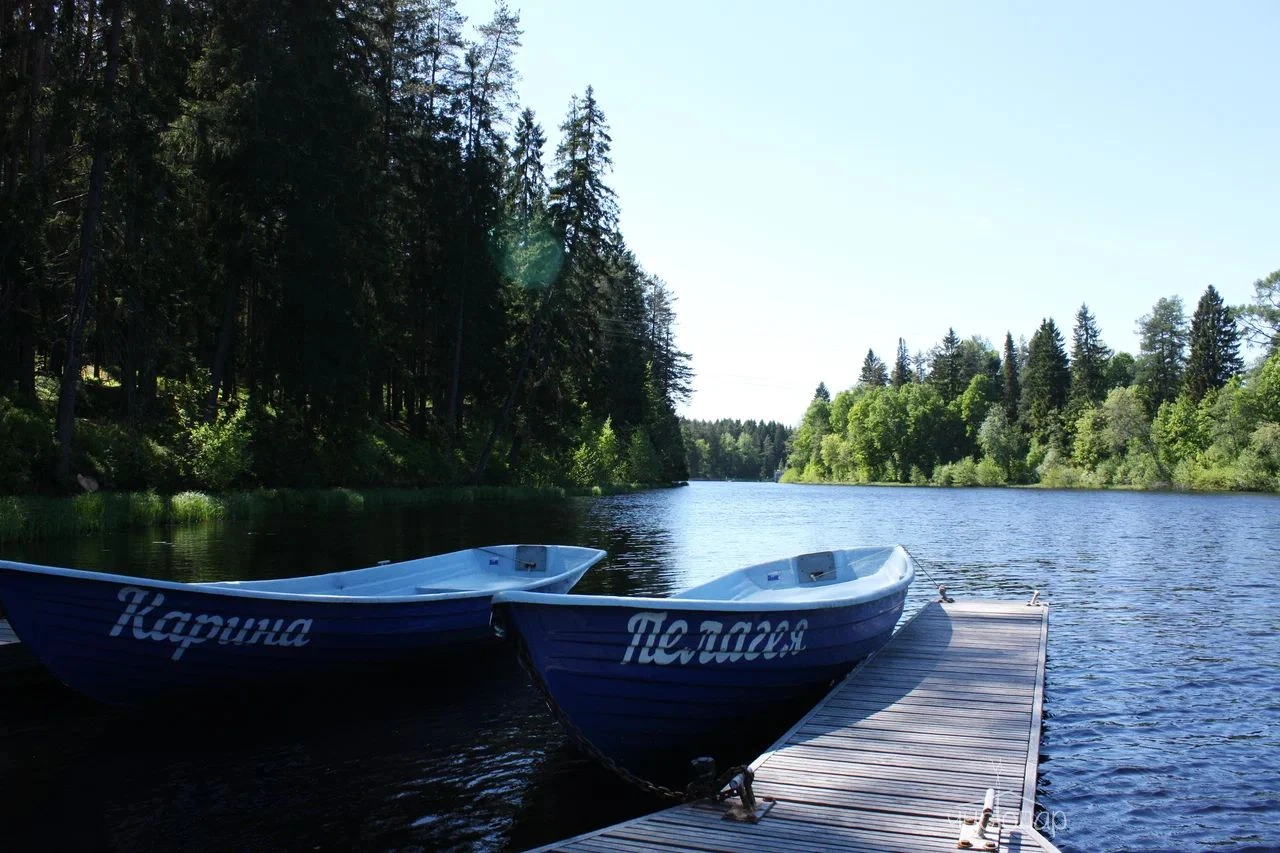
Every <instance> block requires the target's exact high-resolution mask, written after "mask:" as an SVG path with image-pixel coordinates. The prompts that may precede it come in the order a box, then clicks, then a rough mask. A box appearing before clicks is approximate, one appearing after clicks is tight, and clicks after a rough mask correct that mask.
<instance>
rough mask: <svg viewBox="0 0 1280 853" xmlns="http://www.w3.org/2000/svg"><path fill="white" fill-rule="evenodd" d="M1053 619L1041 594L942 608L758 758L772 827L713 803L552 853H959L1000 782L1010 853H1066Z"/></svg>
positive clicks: (595, 835) (1002, 842) (758, 784)
mask: <svg viewBox="0 0 1280 853" xmlns="http://www.w3.org/2000/svg"><path fill="white" fill-rule="evenodd" d="M1048 625H1049V614H1048V608H1047V607H1045V606H1044V605H1040V604H1036V605H1026V604H1022V603H1008V602H992V601H963V602H955V603H947V604H937V603H934V604H929V605H927V606H925V607H924V608H922V609H921V610H920V612H918V613H917V614H916V615H915V616H914V617H913V618H912V619H911V620H910V621H909V622H908V623H906V624H905V625H904V626H903V627H902V628H901V629H900V630H899V631H898V632H897V633H896V634H895V635H894V637H893V639H892V640H891V641H890V642H889V643H888V645H886V646H885V647H884V648H883V649H881V650H880V652H879V653H877V654H876V655H874V656H872V657H871V658H869V659H868V660H867V661H865V662H864V663H863V664H862V665H861V666H859V667H858V668H857V669H855V670H854V671H853V672H852V673H851V674H850V675H849V677H848V678H847V679H846V680H844V681H843V682H841V683H840V684H838V685H837V686H836V687H835V688H834V689H833V690H832V691H831V693H829V694H828V695H827V697H826V698H825V699H823V700H822V701H821V702H820V703H819V704H818V705H817V707H815V708H814V709H813V710H812V711H810V712H809V714H808V715H806V716H805V717H804V718H803V719H802V720H800V722H799V723H797V724H796V725H795V726H794V727H793V728H792V729H791V731H789V732H787V733H786V734H785V735H783V736H782V737H781V738H780V739H779V740H778V741H777V743H775V744H774V745H773V747H772V748H771V749H770V750H769V751H768V752H766V753H765V754H764V755H762V756H760V757H759V758H758V759H756V761H755V762H754V763H753V764H752V765H751V767H752V769H753V770H754V771H755V795H756V797H757V798H771V799H772V800H773V801H774V802H773V803H772V805H770V806H769V807H768V811H767V812H765V813H764V814H763V816H762V817H761V818H760V820H759V822H758V823H739V822H736V821H730V820H726V819H725V816H724V812H725V805H722V804H711V803H705V802H704V803H700V804H691V805H682V806H676V807H674V808H670V809H666V810H664V811H660V812H656V813H654V814H651V815H647V816H645V817H642V818H637V819H635V820H631V821H628V822H626V823H621V824H618V825H616V826H611V827H607V828H605V829H601V830H597V831H595V832H591V833H587V834H585V835H580V836H578V837H576V838H571V839H569V840H567V841H562V842H557V843H555V844H552V845H549V846H546V847H542V848H539V850H567V851H581V853H641V851H662V853H669V851H676V850H687V851H697V853H710V851H726V853H728V851H732V853H739V851H831V853H835V851H880V850H936V851H943V850H949V851H954V850H956V849H957V844H956V842H957V840H958V839H959V838H960V834H961V828H962V825H963V819H964V818H966V817H968V818H977V817H979V816H980V814H981V811H982V807H983V801H984V797H985V795H986V793H987V791H988V789H994V791H995V798H994V803H993V805H994V810H993V815H994V820H995V821H998V822H999V823H1000V827H999V832H1000V835H999V847H998V849H999V850H1000V851H1001V853H1006V852H1007V851H1015V853H1030V851H1048V853H1057V848H1056V847H1054V845H1053V844H1052V843H1051V842H1050V841H1048V840H1047V839H1046V838H1044V837H1043V836H1041V835H1040V833H1038V832H1037V831H1036V830H1035V828H1034V826H1035V822H1034V817H1035V813H1034V805H1035V790H1036V765H1037V763H1038V760H1039V751H1040V722H1041V713H1042V704H1043V700H1044V675H1045V650H1046V643H1047V640H1048ZM730 802H736V799H735V800H731V801H730ZM762 805H768V804H767V803H765V804H762ZM757 813H759V810H757ZM986 835H987V837H988V838H994V837H995V831H993V829H992V828H991V827H988V829H987V833H986ZM974 849H978V850H981V849H984V846H983V844H982V843H978V844H975V845H974ZM985 849H996V848H985Z"/></svg>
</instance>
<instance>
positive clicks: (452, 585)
mask: <svg viewBox="0 0 1280 853" xmlns="http://www.w3.org/2000/svg"><path fill="white" fill-rule="evenodd" d="M604 556H605V552H604V551H599V550H596V549H594V548H576V547H571V546H563V545H499V546H494V547H488V548H473V549H470V550H467V551H457V552H454V553H452V554H441V555H438V556H433V557H424V558H421V559H417V560H408V561H405V562H400V563H384V564H381V565H377V566H373V567H371V568H366V569H356V570H352V571H343V572H333V573H331V574H324V575H312V576H308V577H296V578H283V579H280V580H263V581H220V582H216V583H177V582H172V581H162V580H150V579H147V578H137V577H130V576H127V575H113V574H105V573H102V572H86V571H79V570H77V569H63V568H53V567H50V566H34V565H29V564H26V563H13V562H7V561H3V560H0V601H3V602H4V606H5V609H6V610H7V611H8V618H9V623H10V625H11V626H12V627H13V630H14V631H15V632H16V633H17V635H18V638H19V639H21V640H22V641H23V642H24V643H26V645H27V646H28V647H29V648H30V650H31V652H32V653H33V654H34V655H35V656H36V657H37V658H38V659H39V660H40V661H41V662H42V663H43V664H44V665H45V666H46V667H47V668H48V669H49V670H50V671H51V672H52V673H53V674H54V675H55V676H57V677H58V678H59V679H61V680H62V681H63V682H64V683H66V684H67V685H69V686H70V687H73V688H75V689H76V690H78V691H80V692H81V693H85V694H87V695H89V696H92V697H93V698H95V699H99V700H101V701H104V702H108V703H110V704H115V705H137V704H141V703H144V702H147V701H149V700H153V699H157V698H160V697H163V696H167V695H171V694H176V693H185V692H190V691H197V690H207V689H211V688H218V687H224V686H227V685H230V684H239V683H243V682H252V681H264V680H267V679H273V680H274V679H277V678H281V677H285V676H292V675H298V674H312V673H318V672H324V671H327V670H331V669H334V668H342V667H360V666H368V665H372V664H380V663H385V662H392V661H395V660H399V659H402V658H406V657H410V656H414V655H418V654H423V653H427V652H432V651H439V650H446V649H456V648H458V647H461V646H467V645H471V644H483V643H487V642H491V641H492V640H493V631H492V628H491V626H490V609H489V606H490V600H491V599H492V597H493V594H494V593H495V592H497V591H499V590H508V589H512V590H523V591H527V592H529V593H530V594H532V595H541V594H543V593H563V592H567V591H568V590H569V589H571V588H572V587H573V585H574V584H575V583H577V582H578V579H579V578H581V577H582V575H583V573H585V572H586V571H587V569H588V568H590V567H591V566H593V565H594V564H595V563H597V562H599V561H600V560H601V559H603V558H604Z"/></svg>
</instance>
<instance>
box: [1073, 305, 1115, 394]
mask: <svg viewBox="0 0 1280 853" xmlns="http://www.w3.org/2000/svg"><path fill="white" fill-rule="evenodd" d="M1110 361H1111V350H1110V348H1108V347H1107V346H1106V344H1104V343H1103V342H1102V333H1101V331H1099V329H1098V322H1097V320H1096V319H1095V318H1094V316H1093V314H1092V312H1090V311H1089V306H1088V305H1081V306H1080V310H1079V311H1078V312H1077V313H1076V325H1075V328H1074V329H1073V330H1072V333H1071V390H1070V392H1069V394H1068V409H1069V410H1070V412H1073V413H1075V414H1079V413H1080V412H1082V411H1083V410H1084V409H1086V408H1088V407H1089V406H1094V405H1097V404H1098V403H1101V402H1102V398H1103V397H1105V396H1106V393H1107V391H1108V385H1107V365H1108V364H1109V363H1110ZM1124 384H1126V385H1127V384H1128V383H1127V382H1126V383H1124Z"/></svg>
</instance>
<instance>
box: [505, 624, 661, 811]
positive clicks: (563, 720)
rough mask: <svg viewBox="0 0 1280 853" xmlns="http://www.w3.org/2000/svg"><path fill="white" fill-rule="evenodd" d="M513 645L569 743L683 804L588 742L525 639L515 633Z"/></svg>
mask: <svg viewBox="0 0 1280 853" xmlns="http://www.w3.org/2000/svg"><path fill="white" fill-rule="evenodd" d="M513 639H514V640H515V643H516V657H517V658H518V659H519V661H520V665H521V666H522V667H524V670H525V672H527V673H529V679H530V680H531V681H533V686H534V687H535V688H537V691H538V693H539V694H540V695H541V696H542V700H543V701H544V702H546V703H547V707H548V708H550V709H551V713H552V714H553V715H554V716H555V718H556V719H557V720H558V721H559V722H560V725H561V726H563V727H564V730H565V731H566V732H567V733H568V734H569V740H571V741H572V742H573V744H574V745H575V746H577V747H578V748H579V749H581V750H582V751H583V752H585V753H586V754H587V755H588V756H590V757H591V758H593V759H595V760H596V761H598V762H600V763H601V764H603V765H604V766H605V767H606V768H607V769H609V770H611V771H613V772H614V773H615V774H617V775H618V776H619V777H621V778H622V779H623V780H625V781H627V782H629V783H631V784H632V785H635V786H636V787H638V788H640V789H641V790H643V791H646V792H648V793H650V794H653V795H655V796H657V797H661V798H662V799H664V800H672V801H674V802H678V803H679V802H684V801H685V794H684V793H682V792H680V791H676V790H673V789H671V788H666V787H664V786H662V785H658V784H656V783H654V782H650V781H649V780H648V779H643V778H641V777H639V776H637V775H636V774H634V773H632V772H631V771H630V770H628V769H627V768H625V767H623V766H622V765H620V764H618V763H617V762H616V761H614V760H613V759H612V758H610V757H609V756H607V755H605V754H604V753H603V752H601V751H600V750H599V749H598V748H597V747H596V745H595V744H594V743H592V742H591V740H590V739H589V738H588V737H587V736H586V735H584V734H583V733H582V730H581V729H579V728H578V726H577V724H576V723H574V722H573V720H571V719H569V715H568V714H566V713H565V712H564V710H563V709H561V707H560V705H559V704H558V703H557V702H556V701H555V700H554V699H553V698H552V697H551V691H550V690H548V689H547V685H546V684H545V683H543V681H542V676H541V675H540V674H539V673H538V670H537V668H536V667H535V666H534V665H533V659H532V658H531V657H530V656H529V647H528V646H527V645H525V642H524V638H523V637H521V636H520V633H519V632H518V631H517V632H515V636H514V637H513Z"/></svg>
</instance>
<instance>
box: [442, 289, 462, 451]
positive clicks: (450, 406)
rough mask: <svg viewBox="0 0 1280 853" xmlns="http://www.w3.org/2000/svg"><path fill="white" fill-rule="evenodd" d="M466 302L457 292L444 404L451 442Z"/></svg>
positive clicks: (456, 422) (456, 406) (447, 432)
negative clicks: (451, 362) (451, 358)
mask: <svg viewBox="0 0 1280 853" xmlns="http://www.w3.org/2000/svg"><path fill="white" fill-rule="evenodd" d="M465 307H466V302H465V301H464V300H463V298H462V294H461V293H459V294H458V322H457V324H456V325H457V327H456V328H455V329H454V340H453V371H452V373H451V374H450V376H449V401H448V403H447V404H446V405H445V425H444V428H445V434H446V435H448V436H449V441H450V443H452V442H453V437H454V433H456V432H457V429H458V408H459V402H458V390H459V388H460V387H461V385H462V329H463V325H462V321H463V311H464V309H465Z"/></svg>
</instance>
